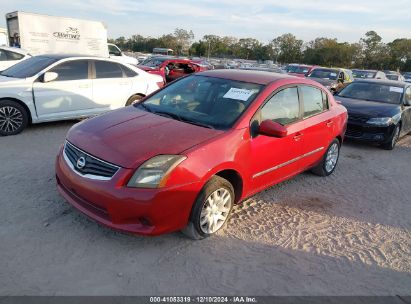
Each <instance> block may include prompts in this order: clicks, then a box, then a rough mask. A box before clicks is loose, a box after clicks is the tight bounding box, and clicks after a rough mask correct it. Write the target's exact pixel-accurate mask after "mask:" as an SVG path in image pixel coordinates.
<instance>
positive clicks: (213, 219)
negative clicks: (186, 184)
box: [182, 176, 234, 240]
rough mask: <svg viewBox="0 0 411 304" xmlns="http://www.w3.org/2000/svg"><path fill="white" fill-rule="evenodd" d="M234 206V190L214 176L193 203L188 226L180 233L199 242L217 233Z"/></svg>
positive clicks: (224, 180) (227, 183)
mask: <svg viewBox="0 0 411 304" xmlns="http://www.w3.org/2000/svg"><path fill="white" fill-rule="evenodd" d="M233 204H234V189H233V186H232V185H231V183H230V182H229V181H227V180H226V179H224V178H222V177H219V176H214V177H213V178H211V179H210V180H209V181H208V182H207V184H206V185H205V186H204V187H203V189H202V190H201V192H200V194H199V196H198V198H197V200H196V201H195V203H194V206H193V209H192V212H191V215H190V219H189V222H188V225H187V227H186V228H184V230H182V232H183V233H184V234H185V235H186V236H188V237H189V238H191V239H194V240H200V239H203V238H206V237H209V236H211V235H213V234H215V233H216V232H217V231H219V230H220V229H221V228H222V227H223V226H224V224H225V223H226V222H227V219H228V217H229V215H230V212H231V209H232V207H233Z"/></svg>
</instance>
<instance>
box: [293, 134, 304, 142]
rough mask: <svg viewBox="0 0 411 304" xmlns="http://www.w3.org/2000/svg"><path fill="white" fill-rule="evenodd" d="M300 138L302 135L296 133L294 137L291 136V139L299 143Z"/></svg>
mask: <svg viewBox="0 0 411 304" xmlns="http://www.w3.org/2000/svg"><path fill="white" fill-rule="evenodd" d="M301 137H303V134H302V133H297V134H295V135H294V136H293V139H294V140H295V141H300V140H301Z"/></svg>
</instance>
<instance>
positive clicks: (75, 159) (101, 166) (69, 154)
mask: <svg viewBox="0 0 411 304" xmlns="http://www.w3.org/2000/svg"><path fill="white" fill-rule="evenodd" d="M64 154H65V156H66V157H65V158H66V161H67V162H68V163H69V165H70V167H71V169H73V170H74V171H75V172H77V173H79V174H80V175H83V176H84V177H88V178H91V179H100V180H109V179H111V178H112V177H113V175H114V174H116V172H117V171H118V169H120V167H118V166H116V165H113V164H110V163H108V162H106V161H103V160H101V159H98V158H97V157H94V156H92V155H90V154H88V153H86V152H84V151H82V150H80V149H79V148H77V147H76V146H74V145H73V144H71V143H69V142H68V141H66V143H65V145H64ZM81 158H83V159H82V160H84V162H83V163H84V165H83V164H82V165H79V159H81Z"/></svg>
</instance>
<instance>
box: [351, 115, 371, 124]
mask: <svg viewBox="0 0 411 304" xmlns="http://www.w3.org/2000/svg"><path fill="white" fill-rule="evenodd" d="M368 119H369V118H368V117H365V116H361V115H356V114H350V113H348V121H351V122H359V123H366V122H367V121H368Z"/></svg>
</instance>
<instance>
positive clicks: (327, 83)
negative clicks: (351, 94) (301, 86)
mask: <svg viewBox="0 0 411 304" xmlns="http://www.w3.org/2000/svg"><path fill="white" fill-rule="evenodd" d="M308 79H311V80H314V81H317V82H319V83H321V84H322V85H323V86H325V87H330V86H332V85H333V84H336V83H337V80H332V79H323V78H316V77H309V78H308Z"/></svg>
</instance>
